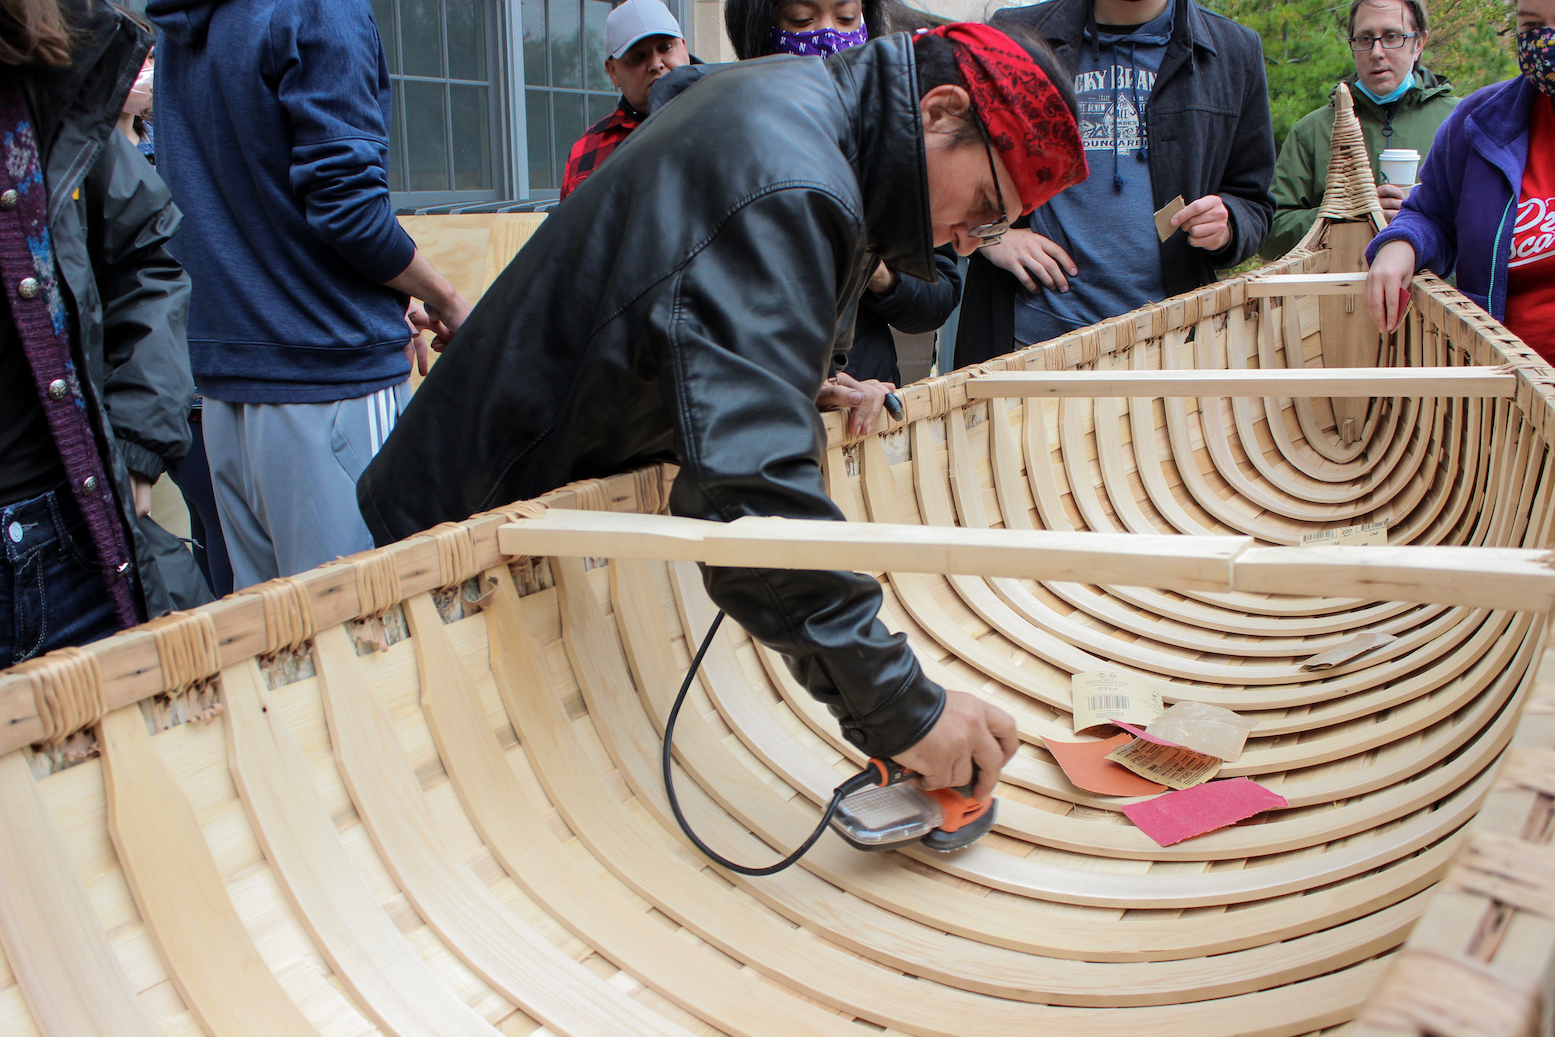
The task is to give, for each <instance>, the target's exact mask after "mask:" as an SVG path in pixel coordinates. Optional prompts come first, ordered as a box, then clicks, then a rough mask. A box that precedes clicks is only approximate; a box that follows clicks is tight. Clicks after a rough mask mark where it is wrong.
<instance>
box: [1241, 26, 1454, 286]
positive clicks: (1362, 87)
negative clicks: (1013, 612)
mask: <svg viewBox="0 0 1555 1037" xmlns="http://www.w3.org/2000/svg"><path fill="white" fill-rule="evenodd" d="M1429 19H1430V9H1429V8H1428V7H1427V0H1351V2H1350V20H1349V23H1348V24H1349V39H1350V50H1351V52H1352V53H1353V54H1354V55H1355V74H1354V75H1352V76H1349V77H1347V78H1346V79H1345V82H1346V83H1348V84H1349V85H1350V94H1351V96H1352V97H1353V98H1354V101H1355V116H1356V118H1357V119H1359V120H1360V124H1361V133H1362V134H1363V135H1364V136H1365V138H1366V154H1367V155H1368V156H1370V158H1371V164H1372V175H1373V178H1374V179H1378V180H1381V179H1383V178H1382V177H1379V176H1377V172H1378V166H1377V157H1378V156H1379V155H1381V154H1382V152H1383V151H1385V150H1387V149H1389V148H1412V149H1414V150H1415V151H1418V152H1420V157H1421V159H1422V160H1423V159H1424V158H1425V156H1426V155H1427V154H1428V153H1429V152H1430V150H1431V142H1432V141H1433V140H1434V139H1435V138H1436V131H1437V128H1438V127H1440V126H1441V124H1442V122H1443V121H1444V120H1445V119H1446V118H1447V116H1448V114H1449V113H1450V112H1451V111H1452V110H1453V107H1454V106H1455V105H1457V103H1458V98H1457V97H1455V96H1454V95H1453V92H1452V84H1451V83H1450V82H1448V81H1447V80H1446V79H1445V78H1443V77H1442V76H1439V75H1437V74H1436V73H1435V72H1432V71H1431V70H1430V69H1428V68H1425V67H1424V66H1422V65H1421V64H1420V53H1421V51H1423V50H1424V49H1425V46H1426V42H1427V40H1428V38H1429V37H1428V29H1427V25H1428V22H1429ZM1332 99H1333V95H1332V94H1330V95H1329V100H1330V102H1332ZM1333 132H1334V108H1333V104H1332V103H1329V104H1326V105H1324V106H1323V107H1321V108H1319V109H1318V110H1317V111H1315V112H1311V113H1309V114H1307V115H1305V116H1303V117H1302V118H1301V119H1300V121H1298V122H1297V123H1296V125H1295V126H1292V127H1291V131H1290V134H1289V135H1288V136H1286V138H1285V146H1284V147H1282V148H1281V149H1280V157H1279V160H1278V161H1276V162H1275V164H1274V224H1273V226H1271V227H1270V229H1269V236H1268V237H1267V238H1266V239H1264V243H1263V248H1262V249H1260V250H1259V251H1260V252H1261V253H1262V254H1263V256H1264V258H1265V259H1278V258H1279V257H1280V256H1283V255H1284V254H1285V253H1287V252H1289V251H1290V250H1291V249H1293V248H1295V247H1296V245H1297V243H1298V242H1300V241H1301V239H1302V237H1303V236H1304V235H1305V234H1306V233H1307V231H1308V230H1309V229H1311V227H1312V224H1313V223H1315V222H1316V221H1317V213H1318V210H1319V209H1320V208H1322V205H1323V191H1324V188H1325V187H1326V186H1327V185H1328V156H1329V150H1330V149H1329V139H1330V138H1331V137H1332V136H1333ZM1406 194H1408V185H1405V186H1403V187H1400V186H1397V185H1395V184H1389V183H1379V184H1378V185H1377V201H1378V202H1379V203H1380V204H1381V206H1382V212H1383V214H1384V215H1385V216H1386V217H1387V218H1388V219H1390V220H1391V219H1392V218H1393V217H1394V216H1396V215H1398V209H1399V206H1400V205H1402V204H1403V203H1404V197H1405V195H1406Z"/></svg>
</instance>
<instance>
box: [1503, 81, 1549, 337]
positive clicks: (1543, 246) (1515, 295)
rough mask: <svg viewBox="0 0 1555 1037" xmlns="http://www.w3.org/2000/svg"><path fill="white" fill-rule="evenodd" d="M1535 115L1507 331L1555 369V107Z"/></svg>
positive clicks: (1542, 101) (1542, 106)
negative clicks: (1535, 351) (1554, 365)
mask: <svg viewBox="0 0 1555 1037" xmlns="http://www.w3.org/2000/svg"><path fill="white" fill-rule="evenodd" d="M1533 109H1534V110H1533V115H1532V116H1531V117H1530V122H1531V123H1532V125H1531V126H1530V127H1529V134H1528V164H1527V165H1526V166H1525V167H1524V169H1523V189H1522V193H1521V194H1520V195H1519V196H1518V198H1517V223H1516V225H1515V228H1514V230H1513V233H1512V258H1511V262H1510V276H1509V277H1508V278H1507V282H1506V287H1507V292H1506V326H1507V327H1508V328H1509V329H1510V330H1511V331H1512V333H1513V334H1515V335H1516V336H1517V337H1518V338H1520V339H1522V340H1523V341H1524V342H1526V343H1528V344H1529V345H1530V346H1532V347H1533V348H1534V349H1535V350H1537V351H1538V353H1539V355H1540V356H1542V357H1544V359H1545V360H1548V361H1549V362H1550V363H1552V364H1555V103H1552V102H1551V100H1550V99H1549V98H1547V97H1539V98H1537V99H1536V100H1535V102H1534V106H1533Z"/></svg>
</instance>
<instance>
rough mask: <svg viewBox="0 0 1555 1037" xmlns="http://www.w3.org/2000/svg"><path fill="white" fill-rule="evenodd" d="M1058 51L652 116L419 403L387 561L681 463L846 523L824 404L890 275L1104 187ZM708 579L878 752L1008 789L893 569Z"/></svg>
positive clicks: (732, 612) (800, 514) (885, 40)
mask: <svg viewBox="0 0 1555 1037" xmlns="http://www.w3.org/2000/svg"><path fill="white" fill-rule="evenodd" d="M1041 46H1042V45H1041V44H1040V43H1036V42H1035V41H1026V42H1024V43H1018V42H1017V41H1015V40H1014V39H1012V38H1011V37H1010V36H1009V35H1007V34H1005V33H1002V32H999V31H998V30H996V29H993V28H990V27H989V26H987V25H981V24H968V23H963V24H955V25H950V26H945V27H941V28H940V29H937V30H935V31H934V32H933V33H925V34H923V35H920V36H916V37H914V36H909V35H906V34H902V33H896V34H892V35H887V36H882V37H879V38H876V39H873V40H870V41H869V42H868V43H865V44H863V45H861V46H857V47H853V48H850V49H847V50H844V51H841V52H840V53H838V54H835V55H833V56H832V57H830V58H827V59H826V60H824V61H817V60H813V59H809V58H783V59H775V60H764V61H743V62H737V63H734V64H728V65H725V66H723V67H722V68H720V69H718V70H717V71H714V72H711V73H710V74H708V75H706V76H704V77H702V79H701V80H700V81H699V82H698V83H697V85H696V86H695V87H694V88H692V89H690V90H687V91H686V92H685V93H684V94H683V95H681V96H680V97H678V98H676V99H675V101H673V102H672V103H670V104H667V105H665V106H664V107H663V108H661V109H659V110H658V111H657V112H655V113H653V115H652V117H650V118H649V119H648V120H647V121H646V122H644V123H643V124H642V126H640V127H638V128H637V129H636V130H634V131H633V132H632V136H631V137H630V138H629V139H628V141H627V143H626V144H625V145H624V147H623V149H622V151H621V153H620V155H619V156H617V157H615V158H612V159H611V160H610V161H609V162H606V163H604V164H603V165H601V166H600V167H599V169H598V170H597V171H596V172H594V173H593V174H592V175H591V176H590V177H589V178H588V179H587V180H585V181H584V182H583V184H582V186H580V187H579V188H578V189H577V190H576V191H574V192H573V193H572V195H571V196H569V197H568V199H567V201H566V203H565V204H563V205H560V206H557V208H556V210H555V211H554V212H552V213H551V214H550V215H549V216H548V217H547V218H546V220H545V222H544V223H542V224H541V225H540V227H539V228H538V229H537V230H536V231H535V234H534V236H533V237H532V238H530V240H529V242H528V243H527V244H526V245H525V246H524V248H523V249H522V250H521V251H520V252H519V253H518V255H517V256H516V257H515V258H514V260H513V262H512V263H511V264H510V265H509V266H508V268H507V269H506V270H505V271H503V273H502V274H501V275H500V276H498V278H497V279H496V280H495V281H494V282H493V283H492V285H491V287H490V288H489V289H488V290H487V292H486V294H485V295H484V296H483V297H482V298H481V301H480V302H479V304H477V305H476V307H475V309H474V311H473V312H472V313H471V314H470V318H469V320H468V321H466V322H465V324H464V325H463V327H462V328H461V329H460V331H459V337H458V339H457V341H456V343H455V345H454V346H453V348H451V349H449V350H448V352H446V353H444V354H443V358H442V359H441V360H439V361H438V363H437V365H436V366H435V367H434V368H432V373H431V375H430V376H428V378H427V380H426V381H425V382H423V383H422V384H421V387H420V388H419V389H418V390H417V392H416V395H415V396H414V397H412V399H411V402H410V406H409V407H408V408H407V409H406V411H405V413H404V415H403V416H402V417H401V418H400V421H399V424H398V426H397V427H396V429H395V431H394V434H393V435H391V436H390V437H389V441H388V443H387V444H385V445H384V447H383V450H382V451H381V452H380V453H379V455H378V457H377V458H376V459H375V460H374V461H373V463H372V464H371V465H370V466H369V467H368V469H367V472H366V474H365V475H364V476H363V477H362V481H361V483H360V489H359V492H358V499H359V502H360V504H361V508H362V513H363V515H364V517H365V518H366V520H367V523H368V525H369V526H370V527H371V528H372V530H373V534H374V536H375V537H376V538H377V539H378V542H379V543H389V542H392V541H394V540H398V539H400V538H402V537H405V536H408V535H410V534H412V533H415V532H418V531H420V530H422V529H426V528H427V527H429V526H432V525H435V524H436V523H438V522H441V521H444V520H447V519H453V518H464V517H465V516H467V515H469V514H470V513H471V512H475V511H479V510H482V509H490V508H496V507H500V506H502V505H505V504H507V503H508V502H510V501H515V500H524V499H527V498H532V497H536V496H539V495H540V494H542V493H544V492H546V491H547V490H550V489H552V488H554V487H557V486H561V485H564V484H566V483H568V482H570V481H573V480H575V479H584V478H593V477H600V476H606V475H609V474H611V473H612V472H618V471H623V470H626V469H628V468H631V467H633V466H635V465H640V464H643V463H646V462H649V461H656V460H673V461H675V462H676V463H677V464H678V465H679V466H680V467H679V472H678V474H677V475H676V477H675V484H674V489H673V490H672V491H671V493H670V497H669V510H670V512H671V513H672V514H675V515H681V516H686V517H690V518H700V519H709V520H714V521H724V522H728V521H733V520H735V519H738V518H740V517H741V516H745V515H767V516H781V517H785V518H793V519H810V520H817V521H840V520H841V519H842V517H843V515H842V512H841V511H840V510H839V509H838V507H837V505H836V504H835V503H833V502H832V500H831V498H830V497H828V496H827V493H826V485H825V481H824V479H823V478H822V473H821V459H822V457H823V455H824V452H825V448H826V440H825V436H824V434H823V429H822V424H821V419H820V415H819V414H818V413H817V411H816V400H817V397H818V396H819V394H820V392H821V388H822V384H823V382H824V380H825V378H826V375H827V371H828V368H829V367H830V364H831V359H832V355H833V353H834V352H835V351H836V350H837V347H838V345H839V343H840V342H842V341H844V340H845V338H846V336H847V335H848V333H849V330H850V329H851V328H852V326H853V316H854V311H855V310H856V308H857V306H858V300H859V295H860V293H861V292H862V291H863V289H864V285H865V282H866V281H867V280H868V279H869V276H870V274H871V273H872V272H873V271H874V270H875V268H876V265H877V264H878V263H879V262H880V261H882V260H883V261H884V262H885V263H886V264H887V265H888V266H889V267H890V268H891V269H893V270H898V271H901V272H902V273H903V274H907V275H911V276H914V277H919V278H928V277H931V276H933V271H934V248H935V246H937V245H944V244H949V245H954V246H955V248H956V250H957V251H958V252H960V253H962V254H963V255H964V254H966V253H968V252H971V251H972V250H973V249H975V248H977V247H978V245H980V244H983V243H986V242H989V241H993V240H996V239H997V238H998V236H999V234H1001V233H1003V231H1004V230H1005V229H1006V228H1007V227H1008V226H1009V221H1010V220H1012V219H1014V218H1015V217H1017V216H1019V215H1020V214H1021V213H1023V212H1030V211H1032V210H1033V209H1035V208H1036V207H1037V206H1039V205H1041V204H1042V203H1043V202H1045V201H1047V200H1048V199H1049V198H1050V197H1052V196H1053V195H1054V194H1055V193H1057V192H1058V191H1060V190H1062V189H1064V188H1065V187H1067V186H1069V185H1071V184H1073V183H1076V182H1077V181H1079V180H1082V179H1083V178H1084V176H1085V153H1084V150H1083V148H1082V147H1081V146H1080V137H1079V132H1078V130H1077V129H1076V126H1075V117H1074V111H1073V102H1072V100H1071V99H1070V98H1068V97H1066V96H1065V94H1066V91H1065V89H1064V88H1063V85H1062V83H1061V82H1060V83H1058V84H1055V83H1053V82H1052V81H1050V80H1049V79H1048V78H1047V76H1046V75H1045V74H1044V73H1043V71H1042V69H1041V66H1040V64H1039V63H1038V61H1037V60H1036V58H1035V57H1034V56H1033V55H1034V52H1035V51H1040V49H1041ZM936 52H938V53H936ZM690 140H694V141H695V142H696V146H695V147H688V146H687V141H690ZM558 257H565V258H564V260H563V261H559V260H558ZM704 580H705V582H706V584H707V589H708V593H709V594H710V595H711V597H712V599H713V601H715V602H716V603H717V604H718V606H719V607H720V608H722V609H724V610H725V611H726V612H727V613H728V615H729V617H730V618H731V619H733V620H735V621H737V622H738V623H739V624H740V625H741V626H743V627H744V628H745V629H746V630H747V631H749V632H750V634H751V636H752V637H754V638H756V639H757V640H759V641H761V642H762V643H763V644H765V645H767V646H768V647H769V648H771V649H772V650H773V651H775V652H777V653H778V654H779V655H781V656H782V657H783V658H784V660H785V661H786V662H787V663H788V666H789V668H790V669H791V670H792V671H793V673H794V675H795V678H796V679H797V680H798V681H799V682H800V683H801V684H803V685H804V686H805V687H806V688H807V689H808V690H809V692H810V694H812V695H814V696H815V697H816V698H817V699H818V700H820V701H821V702H824V703H825V704H826V705H827V706H828V707H829V708H830V709H831V711H832V712H833V713H834V715H836V716H837V718H838V719H839V721H840V723H841V728H842V733H843V736H844V737H846V738H847V739H848V740H849V741H850V742H851V743H852V744H854V745H856V746H858V747H859V749H861V750H862V751H863V752H865V753H867V754H869V755H871V756H878V757H882V758H885V757H891V758H894V759H895V760H896V761H897V762H898V763H900V764H901V765H902V766H904V767H907V768H909V769H911V770H914V771H917V772H919V773H920V774H923V775H924V776H925V784H926V785H927V786H928V787H930V788H939V787H944V786H950V785H958V784H964V783H967V782H969V781H970V780H971V779H972V776H973V771H974V766H975V768H976V769H977V772H978V775H979V778H978V788H977V791H976V795H979V796H981V795H985V794H987V793H988V792H990V791H991V790H992V788H993V784H994V782H995V781H996V780H997V777H998V774H999V770H1000V768H1001V767H1002V766H1003V765H1004V764H1005V763H1006V762H1007V761H1008V759H1009V757H1010V755H1011V754H1013V752H1014V751H1015V747H1016V734H1015V729H1014V723H1013V721H1012V719H1011V718H1010V716H1009V715H1008V714H1007V713H1005V712H1004V711H1002V710H1000V709H998V708H997V707H995V706H993V705H991V704H989V703H986V702H984V701H983V700H981V699H979V698H977V697H975V696H973V695H971V694H968V693H965V692H961V691H956V690H951V691H948V692H947V691H946V690H945V689H943V688H941V687H940V686H939V685H938V684H936V683H935V682H934V681H932V680H930V679H929V678H928V677H927V676H926V675H925V674H924V672H923V670H922V668H921V667H920V666H919V664H918V661H917V659H916V658H915V657H914V655H913V653H912V650H911V648H910V647H909V646H908V645H907V642H906V638H905V637H903V636H902V635H900V634H892V633H891V632H890V631H889V630H887V629H886V627H885V625H884V624H882V623H881V622H880V620H879V618H878V617H877V613H878V611H879V608H880V604H881V600H882V593H881V587H880V583H879V581H878V580H876V579H875V578H874V577H872V576H869V575H863V574H858V573H851V572H841V571H837V572H802V571H797V570H776V569H751V568H718V567H710V568H707V569H705V570H704Z"/></svg>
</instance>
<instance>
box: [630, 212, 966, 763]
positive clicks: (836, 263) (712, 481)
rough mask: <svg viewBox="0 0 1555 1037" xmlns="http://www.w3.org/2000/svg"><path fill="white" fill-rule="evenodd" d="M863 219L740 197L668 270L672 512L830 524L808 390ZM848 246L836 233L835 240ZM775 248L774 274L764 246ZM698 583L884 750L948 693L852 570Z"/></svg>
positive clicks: (735, 576)
mask: <svg viewBox="0 0 1555 1037" xmlns="http://www.w3.org/2000/svg"><path fill="white" fill-rule="evenodd" d="M858 223H859V220H858V217H857V216H856V214H853V213H852V212H851V211H850V207H849V206H848V205H847V204H846V203H845V202H843V201H842V200H841V199H838V198H835V197H833V196H831V195H828V194H825V193H823V192H821V191H818V190H812V189H808V188H787V189H784V190H778V191H773V192H771V193H769V194H767V195H765V196H763V197H761V198H758V199H756V200H754V201H752V202H751V203H749V204H746V205H744V206H743V207H742V208H741V209H740V210H739V211H737V212H736V213H735V214H733V215H732V216H731V217H730V218H729V219H728V221H727V222H726V223H725V224H724V225H723V226H722V227H721V228H720V229H719V232H718V233H717V234H716V235H715V236H713V237H712V238H711V239H710V241H709V244H708V245H707V247H705V248H704V249H702V250H701V251H700V252H699V253H698V254H697V255H696V256H695V257H694V258H693V259H692V260H691V261H690V262H689V263H688V264H686V265H685V266H684V267H682V268H681V270H680V271H679V272H678V273H677V274H676V276H675V280H674V283H673V286H672V290H671V291H670V292H668V293H666V298H665V300H664V302H663V303H662V304H661V306H660V307H659V311H660V312H659V313H656V314H655V319H654V320H653V321H652V323H653V324H654V325H655V326H656V327H660V328H662V329H663V334H664V335H665V338H666V341H665V342H664V346H663V356H664V361H663V363H664V370H663V373H662V375H661V380H660V385H661V389H662V392H663V394H664V400H665V406H666V408H667V409H668V410H669V412H670V414H671V417H672V421H673V423H674V426H675V433H676V447H677V453H678V454H679V456H680V459H681V469H680V473H679V475H677V476H676V479H675V486H674V489H673V491H672V492H671V495H670V511H671V512H672V513H674V514H676V515H683V516H688V517H692V518H703V519H713V520H718V521H725V522H728V521H733V520H734V519H737V518H740V517H741V516H744V515H771V516H781V517H786V518H796V519H811V520H817V521H840V520H841V519H842V514H841V512H840V511H839V510H838V509H837V507H836V505H835V504H833V503H832V501H831V500H830V499H829V498H828V497H827V495H826V491H825V486H824V482H823V480H822V477H821V466H820V461H821V452H822V450H823V445H824V442H825V436H824V431H823V428H822V424H821V420H820V415H819V414H818V413H817V411H816V409H815V396H816V393H817V392H818V391H819V390H820V386H821V382H822V380H823V379H824V378H825V375H826V371H827V366H828V362H829V360H830V357H831V350H832V345H833V342H834V339H835V337H836V333H837V330H836V328H837V324H838V323H839V307H838V304H837V300H838V299H847V298H851V297H852V296H853V295H854V294H856V293H857V292H858V290H859V287H860V285H859V282H860V281H861V280H862V277H861V275H860V273H858V272H856V271H855V270H854V267H856V266H859V265H860V264H858V262H857V260H856V259H855V258H854V256H853V255H852V253H851V252H850V251H848V247H851V246H850V245H846V243H851V242H853V241H856V240H857V237H858V233H859V227H858ZM839 243H843V244H839ZM772 255H780V256H783V257H784V258H785V263H784V267H785V269H786V270H787V271H805V272H806V273H805V274H804V275H803V276H798V277H789V276H781V277H775V276H773V275H772V271H771V270H770V269H769V268H768V267H767V266H766V265H765V263H766V261H765V259H764V257H770V256H772ZM704 579H705V581H706V584H707V589H708V593H709V595H711V597H712V599H713V601H714V602H716V603H717V604H718V606H719V607H720V608H722V609H723V610H724V611H726V612H727V613H728V614H729V615H730V616H731V617H733V618H734V619H735V620H737V621H738V622H739V623H740V625H741V626H743V627H745V629H746V630H748V631H749V632H750V633H751V635H752V636H753V637H755V638H756V639H757V640H759V641H761V642H762V643H763V644H765V645H767V646H769V647H770V648H772V649H773V650H775V651H777V652H778V653H780V654H781V655H782V656H783V658H784V659H785V660H786V661H787V663H788V666H789V668H790V669H791V670H792V671H793V673H794V675H795V677H796V678H797V679H798V680H799V681H800V682H801V683H803V684H804V686H805V687H806V688H807V689H808V690H809V691H810V693H811V694H812V695H814V696H815V697H816V698H817V699H819V700H820V701H822V702H824V703H826V705H827V706H828V707H829V708H830V709H831V711H832V713H833V714H834V715H836V716H837V717H838V718H839V719H840V720H841V722H842V731H843V734H844V736H845V737H847V738H848V740H849V741H851V742H853V743H854V744H855V745H857V746H858V747H859V748H860V749H862V750H864V751H865V752H867V753H869V754H871V755H875V756H890V755H892V754H894V753H898V752H901V751H902V750H904V749H907V748H909V747H910V746H912V745H913V744H914V743H916V742H917V741H918V740H919V739H920V738H922V737H923V736H924V735H925V734H927V733H928V730H929V728H930V727H932V726H933V724H934V722H935V721H936V720H937V719H938V718H939V714H940V711H941V709H942V708H943V705H944V691H943V690H942V689H941V688H940V687H939V686H938V685H937V684H935V683H934V682H932V681H930V680H929V679H928V678H927V677H925V676H924V674H923V671H922V669H920V667H919V665H918V662H917V659H916V658H915V657H914V656H913V653H912V650H911V649H910V648H909V647H908V645H907V641H906V638H905V637H904V636H903V635H901V634H892V633H890V632H889V631H887V630H886V628H885V626H884V625H883V624H882V623H881V622H880V620H879V619H878V618H877V613H878V611H879V609H880V603H881V591H880V585H879V583H878V582H877V581H875V580H874V579H873V578H871V577H869V576H866V575H861V574H858V573H850V572H817V571H801V570H781V569H735V568H712V567H709V568H705V569H704Z"/></svg>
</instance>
